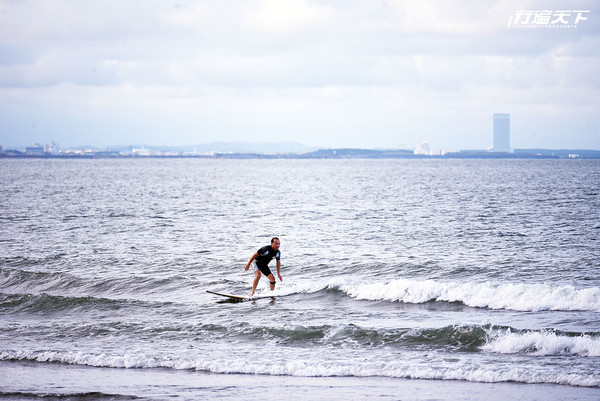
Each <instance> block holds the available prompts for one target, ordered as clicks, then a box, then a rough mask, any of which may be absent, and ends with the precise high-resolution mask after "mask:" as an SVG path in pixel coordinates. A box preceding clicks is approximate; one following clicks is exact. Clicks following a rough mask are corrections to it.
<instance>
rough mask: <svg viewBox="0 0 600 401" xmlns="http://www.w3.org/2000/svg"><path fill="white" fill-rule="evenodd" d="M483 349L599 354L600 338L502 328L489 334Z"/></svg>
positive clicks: (536, 353) (510, 351)
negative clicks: (513, 330) (520, 331)
mask: <svg viewBox="0 0 600 401" xmlns="http://www.w3.org/2000/svg"><path fill="white" fill-rule="evenodd" d="M481 349H482V350H484V351H489V352H498V353H502V354H524V353H527V354H533V355H573V356H584V357H598V356H600V338H599V337H596V336H595V337H592V336H589V335H580V336H576V337H572V336H565V335H557V334H556V333H553V332H526V333H515V332H512V331H511V330H503V331H499V332H496V333H494V334H492V335H491V339H490V341H488V342H487V343H486V344H485V345H483V346H482V347H481Z"/></svg>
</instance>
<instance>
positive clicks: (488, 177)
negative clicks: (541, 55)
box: [0, 158, 600, 400]
mask: <svg viewBox="0 0 600 401" xmlns="http://www.w3.org/2000/svg"><path fill="white" fill-rule="evenodd" d="M273 236H278V237H279V238H280V240H281V249H280V250H281V264H282V269H281V274H282V276H283V281H281V282H280V281H279V280H278V282H277V287H276V290H275V292H274V294H275V295H278V297H276V298H273V299H271V298H267V299H258V300H255V301H249V302H241V303H240V302H231V301H228V300H225V299H223V298H220V297H217V296H215V295H211V294H208V293H206V292H205V290H207V289H210V290H215V291H221V292H227V293H235V294H240V295H248V294H249V293H250V291H251V284H252V279H253V275H252V273H251V272H246V271H244V266H245V264H246V263H247V261H248V260H249V259H250V257H251V256H252V254H253V253H254V252H256V250H258V248H259V247H261V246H264V245H267V244H269V241H270V239H271V237H273ZM599 236H600V161H599V160H359V159H354V160H219V159H208V160H207V159H145V158H139V159H138V158H134V159H91V160H61V159H15V160H9V159H3V160H0V397H4V398H14V399H20V398H27V397H33V396H35V397H38V396H45V397H56V396H59V397H72V398H73V399H76V398H78V397H83V398H85V399H94V398H99V399H105V398H107V397H108V398H114V399H121V398H123V399H130V398H135V397H137V398H151V399H164V398H169V397H175V398H178V399H188V398H189V399H195V398H197V397H199V396H202V398H208V399H211V398H213V399H217V398H227V397H231V398H238V399H240V398H241V399H245V398H246V396H248V395H249V394H253V391H254V392H255V393H256V394H261V393H262V391H263V390H264V391H265V392H267V393H269V394H282V395H283V396H287V397H288V398H290V397H291V398H292V399H315V396H316V395H317V394H327V393H323V391H325V389H335V394H329V396H331V397H329V396H328V398H335V397H334V396H342V395H344V394H345V398H347V399H367V398H369V397H371V396H372V397H374V398H378V399H382V398H385V397H384V396H386V397H387V396H389V399H401V398H404V399H405V398H408V399H418V398H419V395H424V396H426V397H429V398H438V399H467V398H468V397H467V396H466V394H468V393H469V391H474V392H475V394H479V395H485V396H486V398H488V399H494V398H493V396H494V394H496V395H498V394H501V393H498V391H500V392H501V391H502V388H503V387H502V386H503V385H506V384H507V383H520V384H522V386H521V387H519V390H518V391H517V393H518V394H526V396H525V397H526V398H524V399H528V398H527V397H528V396H532V397H534V398H536V397H538V396H539V397H546V399H548V396H549V395H552V394H554V395H555V396H556V398H555V399H561V398H562V399H568V398H569V397H571V396H572V397H573V398H578V399H589V400H593V399H598V397H600V275H599V273H600V244H599ZM271 269H272V270H273V271H275V263H274V262H272V263H271ZM267 284H268V282H267V280H266V278H263V279H262V281H261V283H260V285H259V289H258V292H259V293H266V292H268V288H267ZM207 374H209V375H207ZM78 378H79V379H78ZM407 379H412V380H410V381H407ZM423 380H426V381H423ZM256 383H260V384H259V385H257V384H256ZM455 384H458V385H460V386H461V387H460V389H456V388H451V386H452V385H455ZM448 386H450V387H448ZM513 387H514V385H513ZM449 388H450V389H449ZM401 389H403V390H401ZM408 389H410V390H408ZM403 391H404V392H403ZM465 391H466V392H465ZM507 393H511V394H516V393H515V391H514V389H511V390H510V391H508V390H507ZM476 398H477V397H476ZM512 398H515V397H514V396H513V397H512ZM549 398H552V397H549ZM515 399H517V398H515ZM529 399H531V398H529Z"/></svg>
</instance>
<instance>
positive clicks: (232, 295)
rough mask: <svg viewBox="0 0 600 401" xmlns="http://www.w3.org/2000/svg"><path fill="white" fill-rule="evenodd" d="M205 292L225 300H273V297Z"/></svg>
mask: <svg viewBox="0 0 600 401" xmlns="http://www.w3.org/2000/svg"><path fill="white" fill-rule="evenodd" d="M206 292H208V293H209V294H214V295H220V296H222V297H226V298H230V299H237V300H239V301H245V300H249V299H258V298H274V297H275V296H274V295H254V296H253V297H251V296H246V295H234V294H225V293H223V292H216V291H211V290H206Z"/></svg>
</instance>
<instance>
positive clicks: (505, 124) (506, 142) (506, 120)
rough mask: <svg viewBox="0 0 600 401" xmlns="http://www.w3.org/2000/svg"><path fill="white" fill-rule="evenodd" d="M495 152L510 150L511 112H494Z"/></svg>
mask: <svg viewBox="0 0 600 401" xmlns="http://www.w3.org/2000/svg"><path fill="white" fill-rule="evenodd" d="M494 152H506V153H508V152H510V114H508V113H494Z"/></svg>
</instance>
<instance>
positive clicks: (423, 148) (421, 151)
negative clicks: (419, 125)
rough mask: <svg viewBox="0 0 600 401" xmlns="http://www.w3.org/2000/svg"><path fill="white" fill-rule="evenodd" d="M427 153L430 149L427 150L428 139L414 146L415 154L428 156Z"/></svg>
mask: <svg viewBox="0 0 600 401" xmlns="http://www.w3.org/2000/svg"><path fill="white" fill-rule="evenodd" d="M429 154H430V150H429V142H428V141H425V142H421V143H417V147H416V148H415V155H426V156H429Z"/></svg>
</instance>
